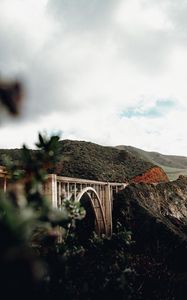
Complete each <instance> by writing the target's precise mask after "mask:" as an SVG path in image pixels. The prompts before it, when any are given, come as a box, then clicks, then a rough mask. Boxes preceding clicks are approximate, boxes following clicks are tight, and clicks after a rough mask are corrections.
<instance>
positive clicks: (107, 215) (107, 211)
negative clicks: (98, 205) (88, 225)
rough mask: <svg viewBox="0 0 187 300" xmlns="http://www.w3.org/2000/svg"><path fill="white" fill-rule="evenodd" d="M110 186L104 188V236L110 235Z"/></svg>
mask: <svg viewBox="0 0 187 300" xmlns="http://www.w3.org/2000/svg"><path fill="white" fill-rule="evenodd" d="M111 197H112V195H111V189H110V184H107V185H106V187H105V220H106V235H107V236H111V235H112V201H111Z"/></svg>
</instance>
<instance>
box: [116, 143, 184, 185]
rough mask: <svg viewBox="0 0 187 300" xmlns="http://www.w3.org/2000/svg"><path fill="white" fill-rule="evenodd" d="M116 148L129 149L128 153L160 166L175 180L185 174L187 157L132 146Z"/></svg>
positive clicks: (118, 147)
mask: <svg viewBox="0 0 187 300" xmlns="http://www.w3.org/2000/svg"><path fill="white" fill-rule="evenodd" d="M116 148H117V149H120V150H126V151H129V153H131V154H133V155H135V156H138V157H140V158H141V159H144V160H146V161H150V162H151V163H153V164H155V165H158V166H160V167H161V168H162V169H163V170H164V171H165V172H166V173H167V175H168V177H169V179H170V180H175V179H177V178H178V177H179V175H185V176H186V175H187V157H185V156H177V155H164V154H161V153H158V152H149V151H145V150H142V149H139V148H135V147H132V146H122V145H120V146H117V147H116Z"/></svg>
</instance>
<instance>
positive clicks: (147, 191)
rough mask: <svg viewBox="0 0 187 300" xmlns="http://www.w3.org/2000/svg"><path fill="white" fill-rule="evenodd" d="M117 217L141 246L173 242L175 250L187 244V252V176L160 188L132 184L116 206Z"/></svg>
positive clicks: (122, 194) (125, 190)
mask: <svg viewBox="0 0 187 300" xmlns="http://www.w3.org/2000/svg"><path fill="white" fill-rule="evenodd" d="M119 211H120V213H119ZM116 218H117V219H118V221H120V222H121V223H123V224H124V225H125V226H126V227H127V228H128V229H129V230H131V231H132V232H133V233H134V235H135V237H136V240H137V241H139V243H140V244H142V243H143V244H144V245H146V243H155V247H157V246H156V245H157V242H158V241H159V243H160V242H161V243H163V244H164V245H165V244H166V243H168V242H169V243H170V242H171V244H173V246H172V247H175V246H176V245H179V244H181V243H183V242H184V243H185V245H186V246H185V249H187V177H184V176H180V177H179V178H178V180H176V181H173V182H166V183H159V184H156V185H155V184H145V183H133V184H130V185H129V186H127V187H126V188H125V189H124V190H123V191H122V192H121V193H120V194H119V195H118V196H117V199H116V201H115V203H114V219H116Z"/></svg>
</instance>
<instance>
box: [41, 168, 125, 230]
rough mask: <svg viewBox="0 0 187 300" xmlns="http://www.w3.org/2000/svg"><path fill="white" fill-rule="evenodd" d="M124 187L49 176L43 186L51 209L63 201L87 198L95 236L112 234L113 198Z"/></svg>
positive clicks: (54, 175)
mask: <svg viewBox="0 0 187 300" xmlns="http://www.w3.org/2000/svg"><path fill="white" fill-rule="evenodd" d="M124 187H125V184H124V183H117V182H102V181H94V180H87V179H78V178H70V177H63V176H57V175H56V174H51V175H49V176H48V180H47V182H46V184H45V186H44V194H45V195H46V196H47V197H48V198H49V199H50V201H51V203H52V205H53V207H55V208H60V207H61V204H62V202H63V200H64V199H73V200H74V201H81V199H82V197H84V196H85V195H86V196H87V197H88V198H89V201H90V204H91V206H92V209H93V212H94V216H95V231H96V232H97V234H99V235H101V234H106V235H107V236H110V235H111V234H112V205H113V196H114V194H115V193H118V192H119V190H121V189H123V188H124Z"/></svg>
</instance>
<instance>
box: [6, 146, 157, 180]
mask: <svg viewBox="0 0 187 300" xmlns="http://www.w3.org/2000/svg"><path fill="white" fill-rule="evenodd" d="M7 157H9V158H10V159H11V160H12V161H13V162H17V163H19V164H20V158H21V150H19V149H12V150H0V164H3V165H4V159H7ZM153 166H154V164H153V163H152V162H150V161H145V160H143V159H141V158H140V157H139V156H137V155H134V154H133V153H130V152H129V151H126V150H120V149H116V148H114V147H104V146H100V145H97V144H94V143H90V142H83V141H71V140H63V141H60V142H59V155H58V159H57V167H56V169H51V170H49V171H50V172H55V173H57V174H59V175H63V176H70V177H79V178H87V179H95V180H103V181H119V182H124V181H125V180H128V179H131V178H133V177H134V176H136V175H139V174H142V173H144V172H145V171H146V170H148V169H150V168H151V167H153Z"/></svg>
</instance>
